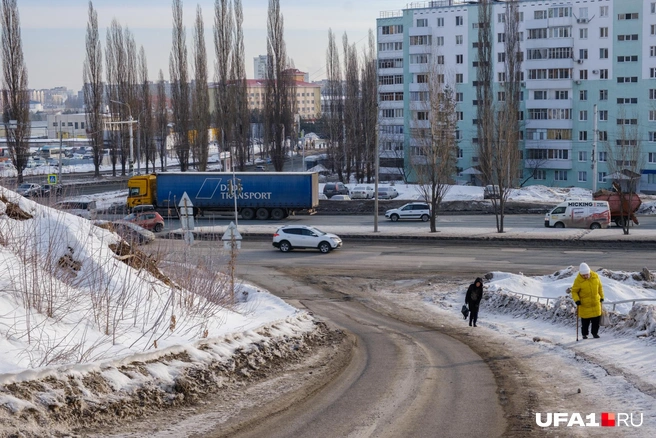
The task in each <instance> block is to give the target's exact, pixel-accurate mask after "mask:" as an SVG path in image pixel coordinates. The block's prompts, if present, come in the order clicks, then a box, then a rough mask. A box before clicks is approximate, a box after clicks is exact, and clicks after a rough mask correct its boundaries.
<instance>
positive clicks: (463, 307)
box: [460, 304, 469, 319]
mask: <svg viewBox="0 0 656 438" xmlns="http://www.w3.org/2000/svg"><path fill="white" fill-rule="evenodd" d="M460 311H461V312H462V316H463V319H467V317H468V316H469V309H468V308H467V305H466V304H463V305H462V309H460Z"/></svg>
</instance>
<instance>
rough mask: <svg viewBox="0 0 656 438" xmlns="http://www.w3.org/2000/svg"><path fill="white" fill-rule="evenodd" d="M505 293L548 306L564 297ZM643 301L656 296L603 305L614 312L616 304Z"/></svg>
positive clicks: (650, 299) (651, 299) (632, 304)
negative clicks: (541, 302)
mask: <svg viewBox="0 0 656 438" xmlns="http://www.w3.org/2000/svg"><path fill="white" fill-rule="evenodd" d="M504 293H506V294H507V295H517V296H519V298H520V299H522V300H524V299H525V297H528V300H527V301H528V302H529V303H530V302H531V301H532V300H533V298H535V302H537V303H539V302H540V300H545V301H546V304H547V306H548V305H549V301H550V300H552V301H556V300H558V299H560V298H562V297H540V296H537V295H530V294H525V293H522V292H504ZM642 301H656V298H636V299H633V300H621V301H613V302H606V301H604V302H603V303H602V305H603V306H612V311H613V312H614V311H615V306H617V305H618V304H626V303H631V306H632V307H633V306H634V305H635V303H637V302H642Z"/></svg>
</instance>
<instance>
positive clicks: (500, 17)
mask: <svg viewBox="0 0 656 438" xmlns="http://www.w3.org/2000/svg"><path fill="white" fill-rule="evenodd" d="M505 22H506V14H497V23H505Z"/></svg>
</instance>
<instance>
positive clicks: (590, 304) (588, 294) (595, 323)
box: [572, 263, 604, 339]
mask: <svg viewBox="0 0 656 438" xmlns="http://www.w3.org/2000/svg"><path fill="white" fill-rule="evenodd" d="M572 298H573V299H574V302H575V303H576V306H577V310H578V313H579V316H580V317H581V334H582V335H583V339H588V328H589V327H590V323H591V322H592V336H593V337H594V338H598V337H599V321H600V320H601V303H603V302H604V288H603V287H602V286H601V280H600V279H599V275H597V273H596V272H590V267H589V266H588V265H587V264H585V263H581V266H579V275H577V276H576V279H575V280H574V285H573V286H572Z"/></svg>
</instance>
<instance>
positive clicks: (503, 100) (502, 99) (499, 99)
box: [497, 91, 506, 102]
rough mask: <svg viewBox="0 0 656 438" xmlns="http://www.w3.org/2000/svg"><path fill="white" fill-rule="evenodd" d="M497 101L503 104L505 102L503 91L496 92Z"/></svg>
mask: <svg viewBox="0 0 656 438" xmlns="http://www.w3.org/2000/svg"><path fill="white" fill-rule="evenodd" d="M497 100H498V101H499V102H505V101H506V92H505V91H499V92H497Z"/></svg>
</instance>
